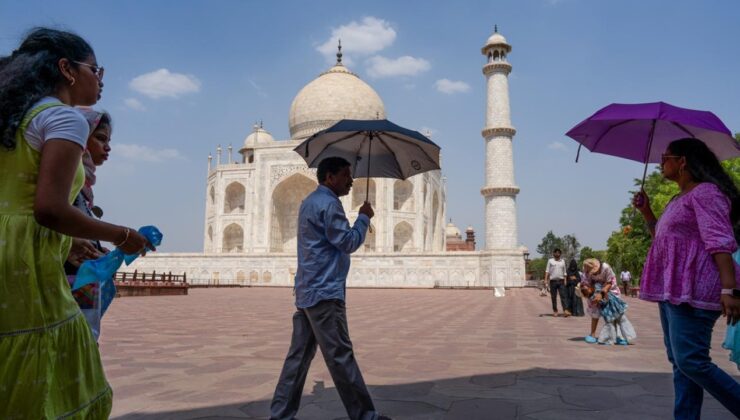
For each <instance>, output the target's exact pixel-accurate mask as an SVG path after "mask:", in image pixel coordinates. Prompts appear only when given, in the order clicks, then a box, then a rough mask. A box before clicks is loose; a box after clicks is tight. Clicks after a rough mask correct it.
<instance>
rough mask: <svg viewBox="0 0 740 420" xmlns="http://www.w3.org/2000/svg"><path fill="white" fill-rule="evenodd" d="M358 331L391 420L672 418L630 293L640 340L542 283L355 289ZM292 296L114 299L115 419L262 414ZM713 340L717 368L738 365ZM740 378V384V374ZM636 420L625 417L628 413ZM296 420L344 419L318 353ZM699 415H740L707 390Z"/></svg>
mask: <svg viewBox="0 0 740 420" xmlns="http://www.w3.org/2000/svg"><path fill="white" fill-rule="evenodd" d="M347 294H348V298H347V308H348V314H349V315H348V317H349V327H350V335H351V336H352V340H353V343H354V346H355V353H356V357H357V359H358V361H359V364H360V367H361V368H362V371H363V375H364V378H365V382H366V383H367V384H368V387H369V388H370V392H371V394H372V395H373V398H374V400H375V405H376V407H377V408H378V410H379V411H380V412H382V413H383V414H386V415H389V416H391V417H392V418H394V419H465V420H472V419H508V418H512V419H514V418H518V419H581V418H583V419H594V418H598V419H600V420H606V419H612V418H614V419H617V418H619V419H623V418H645V419H648V418H655V419H665V418H670V417H671V415H672V404H673V387H672V382H671V373H670V372H671V369H670V366H669V364H668V361H667V359H666V356H665V350H664V347H663V343H662V333H661V329H660V321H659V319H658V308H657V305H655V304H651V303H647V302H642V301H639V300H637V299H634V298H627V301H628V303H629V304H630V308H629V311H628V315H629V317H630V319H631V321H632V323H633V324H634V326H635V328H636V330H637V334H638V336H639V337H638V342H637V344H636V345H631V346H628V347H624V346H599V345H596V344H587V343H585V342H584V341H583V336H584V335H585V334H586V333H587V332H588V329H589V319H588V318H585V317H583V318H574V317H571V318H567V319H566V318H553V317H552V316H551V311H550V309H551V308H550V298H549V297H540V296H539V295H538V292H537V291H536V290H534V289H519V290H509V291H507V296H506V297H503V298H496V297H494V296H493V292H492V291H490V290H403V289H386V290H370V289H350V290H348V293H347ZM293 311H294V307H293V296H292V290H290V289H287V288H275V289H270V288H241V289H195V290H191V291H190V295H189V296H162V297H128V298H121V299H116V300H115V301H114V302H113V305H112V306H111V308H110V310H109V311H108V313H107V314H106V317H105V319H104V321H103V333H102V338H101V345H100V350H101V352H102V355H103V360H104V363H105V368H106V373H107V375H108V380H109V381H110V383H111V385H112V386H113V390H114V406H113V417H115V418H147V419H149V418H151V419H154V418H156V419H190V418H266V417H267V416H268V414H269V401H270V398H271V397H272V392H273V391H274V388H275V384H276V382H277V378H278V375H279V373H280V369H281V367H282V362H283V358H284V356H285V354H286V352H287V350H288V344H289V341H290V333H291V316H292V314H293ZM724 332H725V326H724V323H723V321H722V320H721V321H719V322H718V324H717V328H716V329H715V333H714V342H713V353H712V356H713V357H714V359H715V362H716V363H717V364H718V365H719V366H720V367H722V368H723V369H725V370H726V371H728V372H732V373H733V374H735V375H737V374H738V370H737V368H736V367H735V365H734V364H732V363H730V362H729V361H728V352H727V351H726V350H723V349H722V348H721V347H720V343H721V340H722V338H723V337H724ZM736 378H737V376H736ZM625 416H628V417H625ZM298 417H299V418H300V419H303V420H307V419H317V420H318V419H322V420H323V419H335V418H345V417H346V414H345V411H344V408H343V406H342V404H341V401H340V400H339V396H338V394H337V392H336V390H335V389H334V385H333V383H332V381H331V377H330V376H329V373H328V371H327V370H326V367H325V366H324V362H323V359H322V358H321V355H320V354H318V353H317V356H316V358H315V359H314V363H313V365H312V368H311V371H310V372H309V375H308V379H307V381H306V388H305V389H304V396H303V400H302V407H301V410H300V411H299V412H298ZM704 417H705V418H708V419H731V418H734V417H733V416H732V415H731V414H729V413H728V412H727V411H726V410H724V408H723V407H722V406H721V405H719V404H718V403H717V402H716V401H714V400H713V399H712V398H711V396H709V395H706V396H705V403H704Z"/></svg>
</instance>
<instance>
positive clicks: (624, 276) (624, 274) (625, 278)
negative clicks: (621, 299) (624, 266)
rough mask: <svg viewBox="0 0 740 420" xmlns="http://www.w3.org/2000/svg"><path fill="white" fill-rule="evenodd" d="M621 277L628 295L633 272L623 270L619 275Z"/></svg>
mask: <svg viewBox="0 0 740 420" xmlns="http://www.w3.org/2000/svg"><path fill="white" fill-rule="evenodd" d="M619 278H620V279H621V280H622V289H623V290H624V295H625V296H626V295H627V292H629V290H627V289H628V288H629V287H630V286H631V285H632V273H630V272H629V271H628V270H624V271H622V274H620V275H619Z"/></svg>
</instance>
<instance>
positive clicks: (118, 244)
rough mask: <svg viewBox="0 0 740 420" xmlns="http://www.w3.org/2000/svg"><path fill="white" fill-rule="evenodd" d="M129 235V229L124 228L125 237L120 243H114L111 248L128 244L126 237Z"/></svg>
mask: <svg viewBox="0 0 740 420" xmlns="http://www.w3.org/2000/svg"><path fill="white" fill-rule="evenodd" d="M130 234H131V229H129V228H126V237H125V238H124V239H123V241H121V242H120V243H117V244H115V243H114V244H113V246H115V247H119V246H121V245H123V244H125V243H126V242H128V237H129V235H130Z"/></svg>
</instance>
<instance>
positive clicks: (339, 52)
mask: <svg viewBox="0 0 740 420" xmlns="http://www.w3.org/2000/svg"><path fill="white" fill-rule="evenodd" d="M337 65H338V66H341V65H342V40H341V39H340V40H339V45H337Z"/></svg>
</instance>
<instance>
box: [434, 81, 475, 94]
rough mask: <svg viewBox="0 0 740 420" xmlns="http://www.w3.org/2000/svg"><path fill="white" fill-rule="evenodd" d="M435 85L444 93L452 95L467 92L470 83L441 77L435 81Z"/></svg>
mask: <svg viewBox="0 0 740 420" xmlns="http://www.w3.org/2000/svg"><path fill="white" fill-rule="evenodd" d="M434 87H436V88H437V90H438V91H440V92H442V93H446V94H448V95H452V94H453V93H461V92H467V91H469V90H470V85H469V84H467V83H465V82H463V81H459V80H449V79H439V80H437V81H436V82H434Z"/></svg>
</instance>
